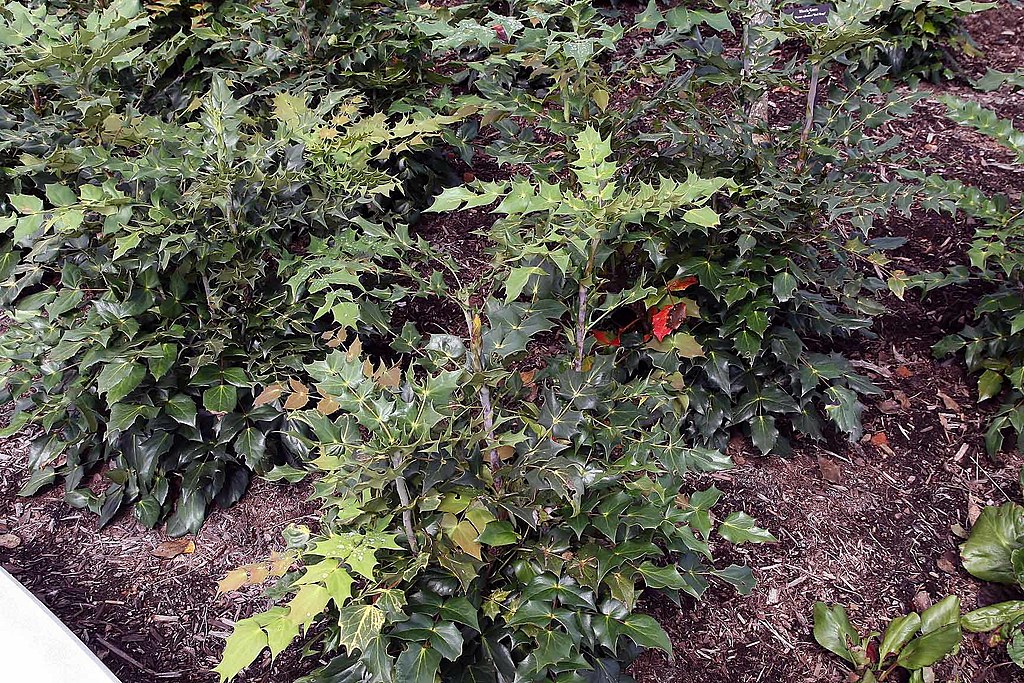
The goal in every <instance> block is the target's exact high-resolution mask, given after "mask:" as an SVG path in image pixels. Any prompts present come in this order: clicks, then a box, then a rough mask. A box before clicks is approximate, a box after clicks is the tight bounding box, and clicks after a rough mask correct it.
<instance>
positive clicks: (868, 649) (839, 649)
mask: <svg viewBox="0 0 1024 683" xmlns="http://www.w3.org/2000/svg"><path fill="white" fill-rule="evenodd" d="M814 639H815V640H816V641H817V642H818V644H819V645H821V646H822V647H823V648H825V649H826V650H828V651H829V652H832V653H834V654H836V655H838V656H839V657H841V658H842V659H843V660H845V661H846V662H847V664H849V665H850V666H851V668H852V669H853V671H854V673H855V674H856V675H857V676H858V678H857V680H858V681H862V682H863V683H870V682H872V681H888V680H893V677H894V676H896V675H897V673H896V672H898V671H900V670H904V671H906V672H908V673H909V675H910V681H911V682H912V683H923V682H924V681H929V680H934V674H933V673H932V671H931V667H932V666H933V665H935V664H937V663H938V662H940V661H942V660H943V659H945V658H946V657H947V656H948V655H950V654H952V653H954V652H955V651H956V650H957V649H958V648H959V646H960V641H961V640H962V639H963V632H962V630H961V627H960V599H959V598H957V597H956V596H955V595H950V596H948V597H946V598H944V599H942V600H940V601H939V602H938V603H936V604H935V605H933V606H931V607H929V608H928V609H926V610H925V611H923V612H920V613H918V612H910V613H909V614H906V615H904V616H901V617H897V618H896V619H893V620H892V621H891V622H890V623H889V625H888V626H887V627H886V629H885V632H884V633H878V632H871V633H868V634H866V635H862V634H861V632H860V631H859V630H858V629H856V628H854V626H853V625H852V624H851V623H850V620H849V618H848V617H847V614H846V609H844V608H843V606H842V605H832V606H829V605H826V604H825V603H823V602H817V603H815V604H814Z"/></svg>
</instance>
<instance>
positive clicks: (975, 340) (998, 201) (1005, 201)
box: [908, 82, 1024, 454]
mask: <svg viewBox="0 0 1024 683" xmlns="http://www.w3.org/2000/svg"><path fill="white" fill-rule="evenodd" d="M1005 87H1006V88H1007V90H1011V89H1012V90H1019V89H1020V87H1021V86H1020V85H1019V84H1014V83H1012V82H1010V83H1009V84H1006V85H1005ZM943 103H944V104H945V105H946V107H947V116H948V117H949V118H950V119H951V120H953V121H955V122H957V123H959V124H961V125H963V126H969V127H971V128H973V129H975V130H976V131H978V132H979V133H981V134H983V135H985V136H987V137H989V138H991V139H992V140H993V141H994V142H995V143H997V144H999V145H1001V146H1002V147H1003V148H1004V149H1006V150H1007V152H1009V153H1010V154H1011V156H1012V157H1013V158H1014V162H1015V164H1016V167H1017V168H1024V134H1022V133H1021V132H1020V131H1019V130H1017V129H1016V128H1015V127H1014V126H1013V123H1012V122H1011V121H1008V120H1005V119H1000V118H999V116H998V115H997V114H996V112H994V111H992V110H990V109H986V108H985V107H982V106H981V105H979V104H978V103H976V102H971V101H965V100H960V99H957V98H953V97H945V98H943ZM908 175H913V177H917V178H920V179H921V181H922V183H923V184H924V186H925V187H926V188H927V190H928V196H927V199H926V200H925V202H924V206H926V207H927V208H929V209H932V210H934V211H938V212H944V213H948V214H949V215H951V216H954V217H961V216H966V217H970V218H971V219H973V220H974V221H976V227H975V231H974V236H973V239H972V240H971V243H970V248H969V249H968V250H967V253H966V254H965V258H966V260H967V263H966V264H964V265H960V266H955V267H953V268H951V269H949V270H948V271H947V272H945V273H926V274H921V275H918V276H917V277H915V278H914V284H915V285H917V286H920V288H921V289H922V290H923V291H924V292H925V293H927V292H930V291H932V290H934V289H937V288H940V287H946V286H950V285H966V284H973V285H975V286H976V287H978V286H980V289H981V291H982V294H981V296H979V297H978V298H977V301H976V302H975V304H974V310H973V312H972V314H971V316H970V318H969V322H968V324H966V325H964V327H963V328H962V329H960V330H957V331H956V332H954V333H953V334H950V335H948V336H947V337H945V338H944V339H942V340H941V341H940V342H939V343H938V344H936V345H935V347H934V349H933V351H934V353H935V355H936V356H938V357H943V356H949V355H952V354H960V353H962V354H963V358H964V362H965V363H966V365H967V369H968V370H969V371H970V372H971V373H972V374H974V375H976V376H977V392H978V401H979V403H984V402H987V401H992V400H998V401H999V408H998V409H997V410H996V412H995V414H994V415H993V416H992V419H991V422H990V423H989V426H988V430H987V431H986V434H985V444H986V447H987V449H988V451H989V453H991V454H996V453H998V452H999V451H1000V450H1002V449H1003V448H1004V446H1005V443H1006V435H1007V432H1012V433H1015V434H1016V436H1017V438H1016V445H1017V447H1018V448H1021V447H1022V446H1024V298H1022V296H1021V283H1022V277H1024V240H1022V236H1024V205H1022V203H1021V200H1020V198H1019V197H1016V198H1014V197H1012V196H1007V195H1005V194H1001V193H993V194H992V195H991V196H990V195H987V194H986V193H985V192H982V191H981V190H979V189H978V188H976V187H972V186H970V185H965V184H963V183H961V182H959V181H955V180H947V179H945V178H942V177H940V176H937V175H925V174H923V173H917V174H909V173H908Z"/></svg>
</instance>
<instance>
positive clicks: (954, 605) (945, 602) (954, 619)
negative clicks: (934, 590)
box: [921, 595, 960, 633]
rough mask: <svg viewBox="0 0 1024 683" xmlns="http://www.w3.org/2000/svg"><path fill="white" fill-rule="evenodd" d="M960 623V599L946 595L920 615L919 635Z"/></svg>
mask: <svg viewBox="0 0 1024 683" xmlns="http://www.w3.org/2000/svg"><path fill="white" fill-rule="evenodd" d="M959 622H960V598H958V597H957V596H955V595H947V596H946V597H944V598H943V599H942V600H939V601H938V602H937V603H935V604H934V605H932V606H931V607H929V608H928V609H926V610H925V611H924V612H922V613H921V633H931V632H932V631H937V630H939V629H940V628H942V627H943V626H950V625H952V624H956V623H959Z"/></svg>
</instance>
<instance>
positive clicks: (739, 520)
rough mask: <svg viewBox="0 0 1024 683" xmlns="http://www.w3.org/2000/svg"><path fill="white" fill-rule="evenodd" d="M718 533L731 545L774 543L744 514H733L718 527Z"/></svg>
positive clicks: (770, 537) (771, 536) (773, 537)
mask: <svg viewBox="0 0 1024 683" xmlns="http://www.w3.org/2000/svg"><path fill="white" fill-rule="evenodd" d="M718 533H719V534H720V535H721V536H722V538H724V539H725V540H727V541H730V542H731V543H737V544H739V543H776V542H778V539H777V538H775V536H773V535H772V534H771V533H770V532H769V531H767V530H766V529H762V528H760V527H758V526H757V523H756V522H755V521H754V518H753V517H751V516H750V515H748V514H747V513H745V512H734V513H732V514H731V515H729V516H728V517H726V518H725V521H723V522H722V524H721V525H720V526H719V527H718Z"/></svg>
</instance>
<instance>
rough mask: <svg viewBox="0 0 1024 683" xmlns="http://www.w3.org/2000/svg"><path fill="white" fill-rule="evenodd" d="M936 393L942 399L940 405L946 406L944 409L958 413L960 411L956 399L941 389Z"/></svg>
mask: <svg viewBox="0 0 1024 683" xmlns="http://www.w3.org/2000/svg"><path fill="white" fill-rule="evenodd" d="M938 394H939V398H940V399H941V400H942V405H944V406H946V410H955V411H956V412H958V413H959V412H960V404H959V403H957V402H956V401H954V400H953V399H952V398H950V397H949V396H947V395H946V394H944V393H942V392H941V391H940V392H938Z"/></svg>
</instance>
